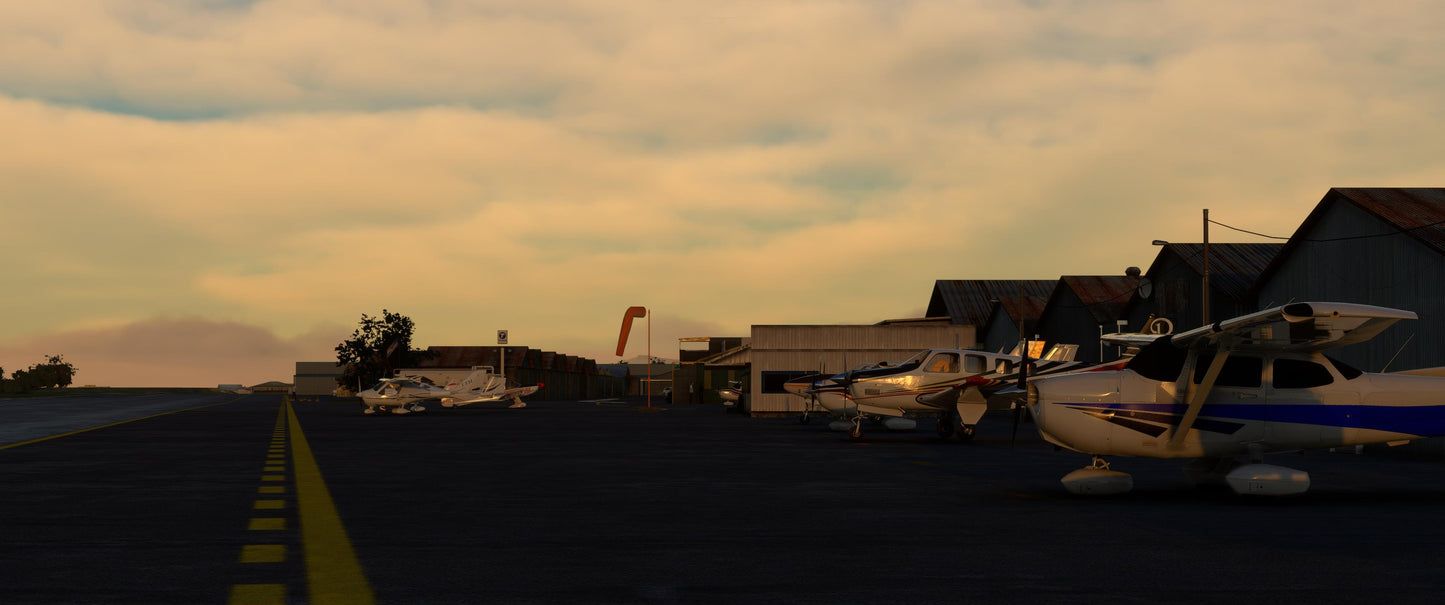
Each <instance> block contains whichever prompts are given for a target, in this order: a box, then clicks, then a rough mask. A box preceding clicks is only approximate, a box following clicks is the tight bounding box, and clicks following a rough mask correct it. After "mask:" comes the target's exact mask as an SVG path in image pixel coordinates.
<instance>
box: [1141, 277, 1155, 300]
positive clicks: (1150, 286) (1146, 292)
mask: <svg viewBox="0 0 1445 605" xmlns="http://www.w3.org/2000/svg"><path fill="white" fill-rule="evenodd" d="M1153 294H1154V282H1151V281H1149V278H1147V277H1141V278H1139V298H1142V299H1145V300H1148V299H1149V297H1150V296H1151V295H1153Z"/></svg>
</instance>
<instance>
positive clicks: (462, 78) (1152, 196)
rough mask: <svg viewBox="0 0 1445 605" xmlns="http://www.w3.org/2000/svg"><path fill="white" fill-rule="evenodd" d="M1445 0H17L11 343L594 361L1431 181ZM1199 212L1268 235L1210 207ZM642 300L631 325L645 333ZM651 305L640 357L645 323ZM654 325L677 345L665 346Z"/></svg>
mask: <svg viewBox="0 0 1445 605" xmlns="http://www.w3.org/2000/svg"><path fill="white" fill-rule="evenodd" d="M1442 21H1445V4H1441V3H1438V2H1414V1H1409V0H1404V1H1399V2H1391V3H1362V2H1355V1H1331V0H1311V1H1303V0H1301V1H1285V0H1281V1H1277V2H1257V1H1245V2H1240V1H1233V0H1224V1H1218V2H1210V3H1199V2H1195V1H1192V0H1186V1H1167V0H1165V1H1157V2H1145V1H1134V0H1118V1H1115V0H1097V1H1087V2H1085V1H1050V0H1026V1H992V0H985V1H956V0H949V1H939V2H932V1H914V2H909V1H896V0H889V1H877V2H874V1H864V0H816V1H815V0H797V1H782V0H777V1H766V2H754V1H750V0H740V1H737V2H726V3H717V2H685V1H683V2H679V1H657V2H649V1H626V0H606V1H595V2H594V1H567V0H558V1H549V2H533V1H520V0H518V1H495V2H487V1H475V2H473V1H461V0H458V1H449V0H431V1H428V2H420V1H415V0H395V1H392V0H257V1H244V0H188V1H187V0H154V1H120V0H115V1H100V0H97V1H79V0H77V1H69V0H59V1H56V2H7V3H3V4H0V133H3V135H4V139H5V144H4V145H0V224H3V231H0V234H3V235H0V254H3V256H0V258H3V259H4V260H5V265H4V273H3V274H4V276H5V278H6V280H5V281H6V286H5V287H4V289H3V293H0V368H4V371H5V372H6V375H7V376H8V375H9V373H10V372H13V371H14V370H17V369H23V368H24V367H26V366H28V365H30V364H33V363H38V362H41V361H43V358H44V355H46V354H57V353H58V354H62V355H64V356H65V359H66V360H67V361H69V362H71V363H73V364H75V366H76V367H77V368H78V369H79V373H78V374H77V376H76V379H75V381H76V384H100V385H111V386H214V385H216V384H221V383H243V384H252V383H257V382H261V381H266V380H283V381H289V380H290V377H291V374H292V373H293V371H294V362H295V361H320V360H327V359H334V358H335V353H334V351H333V348H334V347H335V345H336V344H337V343H339V342H340V341H341V340H343V339H344V338H346V337H347V336H348V335H349V334H350V333H351V331H352V330H353V329H355V327H356V326H357V324H358V322H359V321H360V319H361V315H362V314H368V315H380V314H381V312H382V310H383V309H386V310H390V311H393V312H399V313H402V314H404V315H407V316H409V317H411V318H412V319H413V320H414V321H415V323H416V334H415V339H414V341H413V344H414V345H417V346H422V347H424V346H431V345H490V344H494V343H495V339H496V330H499V329H507V330H509V331H510V342H511V344H513V345H520V346H530V347H533V348H537V349H543V350H549V351H556V352H561V353H568V354H572V355H580V356H584V357H590V358H593V359H596V360H597V361H599V362H601V363H610V362H613V361H615V360H617V356H616V355H615V350H614V349H615V347H616V341H617V335H618V329H619V326H620V324H621V318H622V314H623V312H624V311H625V310H626V309H627V307H629V306H632V305H641V306H646V307H648V308H649V309H650V312H651V315H652V317H653V321H652V335H651V337H652V347H653V350H654V353H656V354H662V355H665V356H674V357H675V355H676V349H677V344H676V342H677V341H676V339H677V338H678V337H682V336H704V335H708V336H727V335H747V334H748V329H749V326H750V325H754V324H792V323H803V324H829V323H874V322H877V321H879V320H882V319H889V318H900V317H916V316H919V315H921V314H922V313H923V311H924V309H925V307H926V306H927V303H928V297H929V295H930V294H931V292H932V288H933V284H934V281H935V280H938V279H1052V278H1057V277H1059V276H1061V275H1120V274H1123V272H1124V270H1125V268H1126V267H1128V266H1131V265H1133V266H1139V267H1145V268H1147V267H1148V266H1149V264H1150V263H1151V262H1152V261H1153V259H1154V256H1155V255H1156V254H1157V252H1158V248H1155V247H1153V246H1151V245H1150V242H1151V241H1152V240H1155V239H1164V240H1169V241H1176V242H1191V241H1200V239H1201V237H1202V233H1201V231H1202V226H1201V211H1202V210H1203V209H1205V208H1208V209H1209V210H1210V218H1212V219H1214V220H1216V221H1219V222H1222V223H1226V224H1229V225H1234V226H1238V227H1241V228H1244V229H1249V230H1251V231H1257V232H1260V233H1265V234H1270V235H1277V236H1288V235H1289V234H1290V233H1292V232H1293V231H1294V229H1295V228H1296V227H1297V226H1298V225H1299V223H1300V221H1301V220H1303V219H1304V217H1305V216H1306V215H1307V214H1308V213H1309V211H1310V210H1311V209H1312V208H1313V207H1314V206H1315V204H1316V203H1318V202H1319V200H1320V198H1322V197H1323V196H1324V194H1325V192H1326V191H1327V190H1328V189H1329V188H1330V187H1404V186H1440V185H1442V183H1441V182H1440V181H1439V178H1440V176H1439V175H1441V174H1445V170H1442V169H1445V154H1441V153H1440V150H1441V149H1442V148H1441V143H1440V141H1442V140H1445V119H1442V118H1445V52H1441V48H1445V45H1442V42H1445V34H1442V32H1441V31H1440V30H1439V27H1438V24H1439V23H1441V22H1442ZM1210 239H1211V241H1237V242H1249V241H1268V240H1262V239H1260V238H1257V237H1254V236H1248V235H1244V234H1240V233H1229V232H1224V231H1223V230H1222V229H1220V228H1218V227H1215V228H1214V229H1213V230H1211V238H1210ZM641 325H642V327H644V328H645V327H646V325H647V324H646V323H645V322H644V323H643V324H641ZM645 337H646V331H645V330H643V331H642V332H638V333H635V334H634V336H633V339H632V341H631V343H630V344H629V346H628V349H627V354H626V356H627V357H631V356H634V355H637V354H640V353H641V352H642V351H644V350H645V348H646V343H645ZM669 352H671V354H670V355H669Z"/></svg>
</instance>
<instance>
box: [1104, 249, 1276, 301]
mask: <svg viewBox="0 0 1445 605" xmlns="http://www.w3.org/2000/svg"><path fill="white" fill-rule="evenodd" d="M1284 247H1285V244H1214V243H1211V244H1209V288H1210V289H1211V290H1215V291H1217V292H1220V293H1222V294H1225V295H1227V296H1229V297H1230V298H1232V299H1234V300H1237V301H1245V300H1247V297H1248V295H1249V292H1250V289H1251V288H1253V287H1254V284H1255V282H1257V281H1259V278H1260V276H1261V275H1263V274H1264V270H1265V269H1266V268H1267V267H1269V265H1270V263H1272V262H1274V259H1275V257H1277V256H1279V253H1280V251H1281V250H1283V249H1284ZM1166 254H1173V255H1175V256H1178V257H1179V259H1180V260H1181V261H1183V262H1184V263H1185V264H1186V265H1188V266H1189V268H1191V269H1193V270H1194V272H1195V273H1197V274H1199V275H1200V276H1203V275H1204V244H1202V243H1199V244H1166V245H1165V246H1164V249H1163V250H1161V251H1160V252H1159V256H1158V258H1156V259H1155V260H1154V265H1152V266H1150V267H1149V274H1150V275H1153V274H1154V270H1155V268H1156V267H1158V265H1159V263H1160V262H1161V261H1162V260H1163V259H1164V256H1165V255H1166ZM1125 300H1126V301H1127V299H1125Z"/></svg>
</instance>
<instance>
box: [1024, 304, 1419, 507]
mask: <svg viewBox="0 0 1445 605" xmlns="http://www.w3.org/2000/svg"><path fill="white" fill-rule="evenodd" d="M1415 318H1416V315H1415V314H1414V313H1412V312H1410V311H1401V310H1398V309H1387V308H1384V307H1375V306H1369V305H1359V304H1349V303H1330V302H1319V303H1294V304H1288V305H1284V306H1282V307H1275V308H1273V309H1268V310H1265V311H1260V312H1258V313H1253V314H1250V315H1245V316H1242V317H1238V318H1234V319H1229V320H1225V321H1221V322H1218V323H1215V324H1212V325H1208V326H1204V327H1201V328H1198V329H1195V330H1190V331H1188V332H1184V333H1181V334H1176V335H1173V336H1158V337H1155V336H1146V335H1122V336H1117V337H1116V336H1113V335H1109V339H1110V340H1113V341H1115V342H1119V343H1126V342H1135V343H1136V344H1137V343H1142V342H1144V341H1149V342H1148V344H1146V345H1145V346H1143V348H1142V349H1140V351H1139V353H1138V354H1137V355H1135V356H1134V357H1133V358H1132V359H1131V360H1129V362H1128V363H1127V365H1126V366H1125V367H1124V368H1123V369H1120V370H1116V371H1107V372H1087V373H1079V374H1073V375H1068V376H1056V377H1044V378H1040V379H1038V380H1033V381H1030V382H1029V383H1028V385H1027V393H1028V400H1027V404H1026V405H1027V407H1028V410H1029V412H1030V413H1031V414H1032V415H1033V418H1034V422H1035V426H1036V427H1037V428H1038V431H1039V435H1040V436H1042V437H1043V438H1044V439H1045V440H1046V441H1048V442H1049V443H1053V444H1055V445H1059V446H1062V447H1065V448H1068V449H1071V450H1074V451H1077V452H1080V453H1085V454H1091V455H1093V456H1094V463H1093V464H1092V465H1091V466H1088V467H1085V468H1082V469H1079V470H1076V471H1074V472H1072V473H1070V474H1069V475H1067V476H1065V477H1064V478H1063V484H1064V486H1065V487H1066V488H1067V489H1068V490H1069V491H1071V492H1074V493H1091V494H1117V493H1123V492H1127V491H1129V490H1131V489H1133V479H1132V478H1131V477H1130V476H1129V475H1128V474H1126V473H1122V472H1118V471H1112V470H1109V464H1108V463H1107V462H1105V461H1104V460H1103V458H1102V457H1103V456H1107V455H1117V456H1143V457H1148V458H1192V459H1194V460H1193V461H1192V462H1189V463H1188V464H1186V465H1185V474H1186V476H1187V477H1188V478H1189V480H1190V481H1191V482H1193V483H1195V484H1218V483H1224V484H1226V485H1228V486H1229V487H1230V488H1231V489H1232V490H1234V491H1235V492H1236V493H1241V494H1268V495H1288V494H1298V493H1303V492H1304V491H1306V490H1307V489H1309V485H1310V480H1309V474H1308V473H1306V472H1304V471H1300V470H1295V469H1290V468H1285V467H1282V466H1275V465H1268V464H1263V463H1262V457H1263V455H1264V454H1266V453H1270V452H1286V451H1297V450H1304V449H1314V448H1332V447H1344V446H1353V445H1361V444H1367V443H1380V442H1388V443H1391V444H1392V445H1394V444H1399V443H1404V442H1405V441H1408V440H1411V439H1419V438H1422V437H1431V436H1439V435H1445V378H1436V377H1429V376H1417V375H1403V374H1368V373H1364V372H1361V371H1360V370H1357V369H1355V368H1352V367H1350V366H1348V365H1346V364H1344V363H1341V362H1339V361H1336V360H1334V359H1331V358H1329V357H1326V356H1325V355H1324V354H1323V353H1322V352H1321V351H1323V350H1325V349H1329V348H1333V347H1339V346H1344V345H1348V344H1353V343H1358V342H1364V341H1366V340H1369V339H1370V338H1373V337H1374V336H1375V335H1377V334H1379V333H1380V332H1381V331H1383V330H1384V329H1385V328H1387V327H1389V326H1390V325H1392V324H1394V323H1395V322H1396V321H1399V320H1401V319H1415ZM1239 456H1248V457H1249V459H1250V461H1249V463H1246V464H1241V463H1240V462H1238V461H1237V460H1236V457H1239Z"/></svg>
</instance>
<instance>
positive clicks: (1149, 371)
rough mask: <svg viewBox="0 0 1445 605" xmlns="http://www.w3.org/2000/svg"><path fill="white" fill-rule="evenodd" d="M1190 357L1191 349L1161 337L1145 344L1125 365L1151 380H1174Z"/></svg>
mask: <svg viewBox="0 0 1445 605" xmlns="http://www.w3.org/2000/svg"><path fill="white" fill-rule="evenodd" d="M1188 358H1189V351H1187V350H1185V349H1181V348H1178V347H1176V346H1174V345H1172V344H1169V339H1168V338H1160V339H1158V340H1155V341H1154V342H1152V343H1149V344H1147V345H1144V348H1142V349H1140V350H1139V354H1138V355H1135V356H1134V358H1133V359H1130V360H1129V364H1128V365H1126V366H1124V367H1125V368H1127V369H1130V370H1133V371H1135V372H1138V373H1139V375H1140V376H1143V377H1145V378H1148V379H1149V380H1158V381H1161V382H1174V381H1175V380H1178V379H1179V373H1180V372H1182V371H1184V362H1185V360H1187V359H1188Z"/></svg>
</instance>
